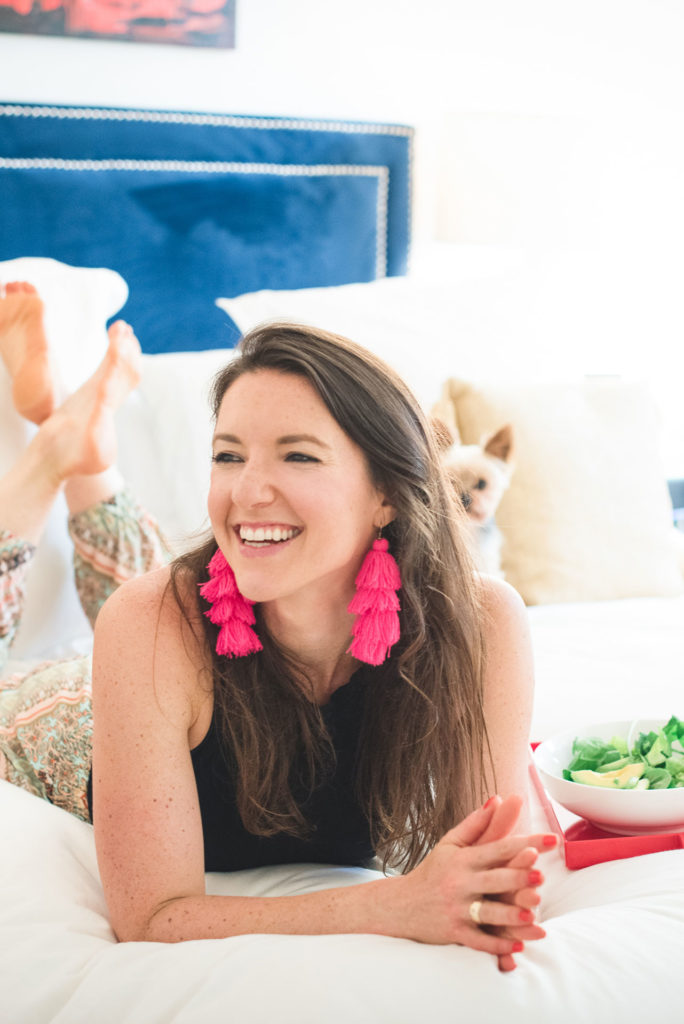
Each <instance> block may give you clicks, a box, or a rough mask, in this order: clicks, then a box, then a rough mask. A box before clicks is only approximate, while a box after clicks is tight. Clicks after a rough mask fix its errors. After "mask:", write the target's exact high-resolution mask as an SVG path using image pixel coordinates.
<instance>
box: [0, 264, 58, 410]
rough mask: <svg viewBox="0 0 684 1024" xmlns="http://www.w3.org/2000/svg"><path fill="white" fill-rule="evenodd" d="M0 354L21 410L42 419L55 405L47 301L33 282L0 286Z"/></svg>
mask: <svg viewBox="0 0 684 1024" xmlns="http://www.w3.org/2000/svg"><path fill="white" fill-rule="evenodd" d="M0 355H2V358H3V360H4V362H5V365H6V366H7V369H8V370H9V373H10V376H11V377H12V400H13V401H14V405H15V407H16V409H17V411H18V412H19V413H21V415H22V416H24V417H25V418H26V419H27V420H31V421H32V422H33V423H42V422H43V420H45V419H47V417H48V416H49V415H50V413H51V412H52V410H53V408H54V405H55V388H54V382H53V375H52V370H51V367H50V358H49V353H48V344H47V339H46V337H45V332H44V330H43V303H42V302H41V299H40V296H39V295H38V292H37V291H36V289H35V288H34V287H33V285H32V284H28V283H27V282H26V281H12V282H11V283H9V284H7V285H6V286H5V288H4V289H2V288H1V287H0Z"/></svg>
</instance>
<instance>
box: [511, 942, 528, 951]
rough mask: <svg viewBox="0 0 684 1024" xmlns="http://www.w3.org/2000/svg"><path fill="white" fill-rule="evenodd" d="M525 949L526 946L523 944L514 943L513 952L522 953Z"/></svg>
mask: <svg viewBox="0 0 684 1024" xmlns="http://www.w3.org/2000/svg"><path fill="white" fill-rule="evenodd" d="M524 948H525V946H524V944H523V943H522V942H514V943H513V952H514V953H522V951H523V949H524Z"/></svg>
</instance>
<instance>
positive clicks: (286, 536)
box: [240, 526, 299, 544]
mask: <svg viewBox="0 0 684 1024" xmlns="http://www.w3.org/2000/svg"><path fill="white" fill-rule="evenodd" d="M298 533H299V531H298V530H294V529H290V530H288V529H286V528H285V527H284V526H257V527H251V526H241V527H240V539H241V540H243V541H246V542H247V543H250V542H251V543H255V544H260V543H261V544H263V543H266V542H273V541H276V542H277V541H283V540H291V539H292V538H293V537H296V536H297V534H298Z"/></svg>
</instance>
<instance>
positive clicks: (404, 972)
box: [0, 598, 684, 1024]
mask: <svg viewBox="0 0 684 1024" xmlns="http://www.w3.org/2000/svg"><path fill="white" fill-rule="evenodd" d="M530 620H531V625H532V635H533V640H534V646H535V653H536V662H537V674H538V686H537V696H536V702H535V713H534V727H533V736H536V738H542V737H543V736H545V735H548V734H549V733H550V732H553V731H555V730H556V729H557V728H559V727H561V726H562V727H566V725H567V724H571V722H572V721H576V722H577V723H578V724H584V723H586V722H587V721H588V720H593V721H598V720H600V719H601V718H616V717H618V718H620V717H629V716H630V715H632V714H634V715H638V714H644V713H646V714H651V713H656V714H657V713H661V712H662V713H664V714H670V713H671V712H675V713H677V714H679V715H682V713H684V708H682V703H681V701H682V693H684V688H683V687H682V677H683V674H684V657H683V655H684V629H682V623H683V622H684V598H676V599H664V598H661V599H650V600H639V601H623V602H610V603H605V604H602V605H589V604H586V605H555V606H546V607H544V608H532V609H530ZM533 810H534V815H535V819H536V822H537V824H538V825H539V827H541V828H544V827H545V825H544V824H543V817H542V814H541V810H540V808H539V806H538V804H537V803H536V800H535V801H534V807H533ZM0 821H1V822H2V829H1V831H0V908H1V909H0V950H2V954H1V955H0V1000H1V1003H0V1020H1V1021H2V1022H3V1024H4V1022H5V1021H7V1022H8V1024H47V1022H48V1021H49V1022H51V1024H92V1022H93V1021H97V1022H98V1024H121V1022H123V1021H125V1022H126V1024H157V1022H159V1024H162V1022H164V1024H166V1022H171V1021H173V1022H174V1024H185V1022H193V1024H194V1022H197V1024H208V1022H214V1021H223V1020H231V1021H240V1022H248V1024H261V1022H264V1024H266V1022H268V1024H272V1021H273V1020H277V1021H279V1022H281V1024H282V1022H285V1024H289V1022H292V1024H308V1022H311V1024H320V1022H322V1021H324V1022H325V1024H352V1022H353V1024H362V1022H369V1024H370V1022H371V1021H372V1022H373V1024H384V1022H387V1024H404V1022H405V1024H417V1022H422V1021H428V1020H434V1021H437V1020H442V1019H446V1020H467V1021H469V1022H475V1024H479V1022H483V1024H484V1022H486V1024H490V1022H491V1024H500V1022H501V1021H504V1020H505V1021H506V1022H511V1024H516V1022H521V1024H522V1022H524V1024H529V1021H530V1019H537V1020H540V1021H550V1020H553V1021H554V1024H566V1022H567V1024H577V1021H592V1022H593V1021H601V1022H602V1024H617V1022H618V1021H620V1022H622V1021H624V1020H626V1019H628V1020H632V1019H634V1015H635V1014H638V1013H648V1015H649V1019H656V1018H658V1017H660V1018H662V1019H669V1020H673V1019H676V1018H673V1016H672V1014H673V1011H675V1009H676V1007H678V1006H681V1005H682V1001H681V982H680V973H681V965H682V954H683V952H684V938H683V936H684V850H682V851H673V852H669V853H660V854H651V855H649V856H646V857H637V858H632V859H630V860H623V861H615V862H612V863H609V864H602V865H596V866H595V867H591V868H585V869H583V870H581V871H576V872H571V871H568V870H567V869H566V868H565V866H564V864H563V863H562V861H561V859H560V856H559V854H558V853H556V852H554V853H552V854H548V855H546V857H545V859H544V870H545V872H546V875H547V882H546V883H545V885H544V887H543V893H544V899H543V903H542V916H543V918H544V921H545V927H546V928H547V931H548V935H547V938H546V939H544V940H543V941H542V942H539V943H530V944H529V946H528V948H527V950H526V951H525V953H524V954H523V955H521V956H520V957H519V958H518V962H519V967H518V969H517V970H516V971H515V972H513V973H512V974H511V975H501V974H499V972H498V970H497V968H496V965H495V962H494V960H493V959H492V958H490V957H488V956H485V955H484V954H481V953H476V952H473V951H471V950H467V949H464V948H461V947H456V946H454V947H435V946H427V945H420V944H417V943H413V942H408V941H405V940H400V939H391V938H387V937H383V936H366V935H333V936H322V937H316V936H294V937H293V936H261V935H251V936H244V937H238V938H231V939H222V940H213V941H202V942H188V943H181V944H178V945H175V946H168V945H166V946H165V945H161V944H154V943H142V944H125V945H119V944H117V943H116V942H115V941H114V936H113V934H112V931H111V929H110V927H109V924H108V921H107V915H106V907H105V903H104V898H103V894H102V889H101V886H100V882H99V878H98V872H97V864H96V859H95V850H94V843H93V836H92V829H91V828H90V826H89V825H86V824H84V823H83V822H80V821H77V820H76V819H75V818H71V817H70V816H69V815H68V814H66V813H65V812H64V811H61V810H58V809H57V808H54V807H52V806H50V805H49V804H47V803H45V802H43V801H40V800H38V799H36V798H35V797H31V796H29V795H28V794H26V793H23V792H21V791H20V790H17V789H15V788H14V787H12V786H10V785H8V784H7V783H0ZM375 877H377V875H376V874H375V873H374V872H370V871H365V870H361V869H349V868H340V869H335V868H328V867H319V866H311V865H305V866H288V867H282V868H270V869H259V870H255V871H244V872H237V873H234V874H232V875H224V876H221V875H208V876H207V884H208V890H209V891H210V892H220V893H232V894H236V895H249V894H252V895H272V896H277V895H285V894H292V893H304V892H311V891H314V890H316V889H320V888H326V887H330V886H336V885H347V884H354V883H356V882H363V881H364V880H370V879H372V878H375Z"/></svg>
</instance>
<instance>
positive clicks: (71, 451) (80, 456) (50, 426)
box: [41, 320, 142, 480]
mask: <svg viewBox="0 0 684 1024" xmlns="http://www.w3.org/2000/svg"><path fill="white" fill-rule="evenodd" d="M108 335H109V347H108V349H107V352H106V354H105V357H104V359H103V360H102V362H101V363H100V365H99V367H98V368H97V370H96V371H95V373H94V374H93V375H92V377H89V378H88V380H87V381H85V383H84V384H82V385H81V387H80V388H79V389H78V390H77V391H74V393H73V395H70V396H69V398H67V400H66V401H65V402H63V404H62V405H60V406H59V408H58V409H56V410H55V412H54V413H53V414H52V416H50V418H49V419H48V420H46V422H45V423H44V424H43V427H42V431H41V432H43V433H44V434H45V440H47V441H48V442H49V443H50V445H51V451H52V458H53V460H54V462H53V466H54V470H55V472H56V473H57V474H58V476H59V478H60V479H62V480H65V479H67V478H69V477H71V476H75V475H78V474H82V475H91V474H94V473H101V472H103V471H104V470H105V469H108V468H109V466H112V465H113V464H114V462H115V461H116V428H115V424H114V413H115V412H116V410H117V409H118V408H119V406H120V405H121V404H122V402H124V401H125V399H126V398H127V397H128V395H129V394H130V392H131V391H132V390H133V388H135V387H136V386H137V384H138V383H139V381H140V372H141V367H142V360H141V354H140V344H139V343H138V339H137V338H136V336H135V335H134V333H133V331H132V329H131V328H130V327H129V325H128V324H127V323H124V321H123V320H117V321H116V323H114V324H112V326H111V327H110V328H109V331H108Z"/></svg>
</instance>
